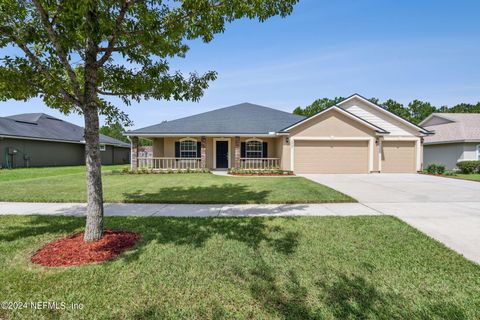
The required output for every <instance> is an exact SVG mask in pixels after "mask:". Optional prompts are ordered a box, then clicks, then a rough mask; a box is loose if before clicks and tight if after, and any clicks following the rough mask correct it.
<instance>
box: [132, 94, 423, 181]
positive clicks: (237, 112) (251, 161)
mask: <svg viewBox="0 0 480 320" xmlns="http://www.w3.org/2000/svg"><path fill="white" fill-rule="evenodd" d="M428 134H430V132H429V131H428V130H426V129H424V128H422V127H420V126H417V125H415V124H413V123H410V122H408V121H407V120H405V119H402V118H400V117H398V116H396V115H394V114H393V113H391V112H389V111H387V110H385V109H384V108H382V107H381V106H378V105H376V104H374V103H372V102H370V101H368V100H367V99H365V98H364V97H362V96H360V95H358V94H354V95H352V96H350V97H348V98H346V99H345V100H343V101H342V102H340V103H338V104H337V105H335V106H332V107H330V108H328V109H325V110H323V111H321V112H319V113H317V114H315V115H313V116H311V117H308V118H304V117H301V116H298V115H294V114H290V113H287V112H283V111H279V110H276V109H272V108H267V107H262V106H258V105H254V104H249V103H243V104H239V105H235V106H231V107H226V108H222V109H217V110H214V111H209V112H205V113H201V114H198V115H194V116H190V117H186V118H181V119H177V120H173V121H164V122H162V123H159V124H157V125H153V126H149V127H146V128H142V129H138V130H133V131H129V132H127V133H126V135H127V136H129V137H130V139H131V141H132V168H133V169H136V168H138V167H149V168H152V169H155V170H162V169H186V168H191V169H197V168H207V169H226V168H230V167H236V168H247V169H248V168H250V169H261V168H272V167H275V168H281V169H283V170H292V171H294V172H295V173H371V172H410V173H413V172H417V171H419V170H421V169H422V147H423V146H422V141H423V140H422V139H423V137H424V136H426V135H428ZM140 137H142V138H146V139H151V140H152V141H153V157H147V158H146V157H139V155H138V138H140Z"/></svg>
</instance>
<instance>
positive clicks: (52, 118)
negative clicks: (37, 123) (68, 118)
mask: <svg viewBox="0 0 480 320" xmlns="http://www.w3.org/2000/svg"><path fill="white" fill-rule="evenodd" d="M46 118H47V119H49V120H56V121H63V120H61V119H57V118H54V117H50V116H47V117H46Z"/></svg>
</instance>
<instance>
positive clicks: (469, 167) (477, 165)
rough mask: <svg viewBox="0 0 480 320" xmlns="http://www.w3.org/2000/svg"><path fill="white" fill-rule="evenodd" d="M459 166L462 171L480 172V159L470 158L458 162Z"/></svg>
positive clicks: (468, 172) (467, 172)
mask: <svg viewBox="0 0 480 320" xmlns="http://www.w3.org/2000/svg"><path fill="white" fill-rule="evenodd" d="M457 167H458V169H460V171H461V172H462V173H465V174H470V173H480V160H469V161H460V162H457Z"/></svg>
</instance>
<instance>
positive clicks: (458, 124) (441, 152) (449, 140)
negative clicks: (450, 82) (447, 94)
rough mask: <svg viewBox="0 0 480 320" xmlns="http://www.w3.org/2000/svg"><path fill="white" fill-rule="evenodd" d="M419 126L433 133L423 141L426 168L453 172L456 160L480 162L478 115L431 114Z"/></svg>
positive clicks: (479, 123) (479, 118) (479, 119)
mask: <svg viewBox="0 0 480 320" xmlns="http://www.w3.org/2000/svg"><path fill="white" fill-rule="evenodd" d="M420 125H422V126H423V127H425V128H426V129H428V130H431V131H433V132H435V134H434V135H431V136H428V137H426V138H425V146H424V151H423V154H424V158H425V166H428V165H429V164H433V163H435V164H443V165H444V166H445V168H446V169H447V170H453V169H456V168H457V162H459V161H465V160H480V114H479V113H432V114H431V115H430V116H429V117H427V118H426V119H425V120H423V121H422V122H421V123H420Z"/></svg>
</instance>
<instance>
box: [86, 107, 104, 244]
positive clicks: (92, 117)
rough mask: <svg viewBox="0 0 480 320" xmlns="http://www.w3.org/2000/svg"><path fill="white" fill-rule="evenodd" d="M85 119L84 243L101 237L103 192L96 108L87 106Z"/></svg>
mask: <svg viewBox="0 0 480 320" xmlns="http://www.w3.org/2000/svg"><path fill="white" fill-rule="evenodd" d="M84 117H85V163H86V165H87V201H88V203H87V223H86V226H85V235H84V240H85V241H97V240H99V239H101V238H102V235H103V191H102V172H101V170H102V169H101V157H100V139H99V119H98V111H97V108H96V107H93V106H91V105H90V106H87V107H86V108H85V111H84Z"/></svg>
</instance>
